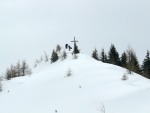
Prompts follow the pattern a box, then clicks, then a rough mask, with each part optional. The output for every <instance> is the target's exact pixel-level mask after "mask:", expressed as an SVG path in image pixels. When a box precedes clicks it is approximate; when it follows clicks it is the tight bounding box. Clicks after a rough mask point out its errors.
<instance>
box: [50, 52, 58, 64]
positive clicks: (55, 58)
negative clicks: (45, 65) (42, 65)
mask: <svg viewBox="0 0 150 113" xmlns="http://www.w3.org/2000/svg"><path fill="white" fill-rule="evenodd" d="M57 60H58V54H57V52H55V50H53V52H52V55H51V63H53V62H56V61H57Z"/></svg>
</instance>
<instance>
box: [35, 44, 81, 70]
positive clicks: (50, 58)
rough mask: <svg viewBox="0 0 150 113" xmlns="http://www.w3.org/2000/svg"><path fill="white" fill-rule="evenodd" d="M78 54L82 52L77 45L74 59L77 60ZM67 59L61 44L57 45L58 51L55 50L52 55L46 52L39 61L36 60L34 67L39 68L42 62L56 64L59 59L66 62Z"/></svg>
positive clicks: (74, 50)
mask: <svg viewBox="0 0 150 113" xmlns="http://www.w3.org/2000/svg"><path fill="white" fill-rule="evenodd" d="M66 49H67V48H66ZM78 53H80V50H79V49H78V46H77V45H75V48H74V49H73V52H72V55H73V59H77V57H78V56H77V54H78ZM66 58H67V53H66V51H65V50H63V49H62V47H61V46H60V45H59V44H57V46H56V49H53V51H52V53H51V55H48V54H47V53H46V52H44V55H41V57H40V58H39V59H36V60H35V62H34V67H37V66H38V65H39V64H40V63H41V62H50V63H54V62H56V61H57V60H59V59H60V60H65V59H66Z"/></svg>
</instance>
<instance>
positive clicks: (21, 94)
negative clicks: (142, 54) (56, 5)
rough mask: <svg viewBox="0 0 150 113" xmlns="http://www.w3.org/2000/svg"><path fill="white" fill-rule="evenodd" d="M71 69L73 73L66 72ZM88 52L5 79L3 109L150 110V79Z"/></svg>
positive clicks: (70, 112) (23, 112) (35, 112)
mask: <svg viewBox="0 0 150 113" xmlns="http://www.w3.org/2000/svg"><path fill="white" fill-rule="evenodd" d="M68 69H71V71H72V76H69V77H67V76H66V73H67V71H68ZM124 73H127V71H126V69H124V68H121V67H118V66H115V65H111V64H106V63H102V62H100V61H96V60H94V59H92V58H91V57H90V56H87V55H85V54H79V55H78V59H73V57H72V55H71V53H68V57H67V59H66V60H63V61H61V60H59V61H57V62H56V63H53V64H51V63H49V62H47V63H44V62H43V63H41V64H40V65H39V66H38V67H37V68H35V69H34V70H33V74H32V75H31V76H25V77H18V78H13V79H11V80H9V81H3V82H2V84H3V91H2V92H0V113H55V110H57V113H102V111H101V109H102V105H104V107H105V113H150V107H149V106H150V97H149V96H150V81H149V80H148V79H146V78H144V77H142V76H141V75H138V74H135V73H134V74H132V75H127V76H128V78H129V79H128V80H126V81H123V80H121V78H122V76H123V75H124Z"/></svg>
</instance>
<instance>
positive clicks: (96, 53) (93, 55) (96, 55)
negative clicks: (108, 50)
mask: <svg viewBox="0 0 150 113" xmlns="http://www.w3.org/2000/svg"><path fill="white" fill-rule="evenodd" d="M92 57H93V58H94V59H96V60H99V58H98V52H97V50H96V49H95V50H94V51H93V53H92Z"/></svg>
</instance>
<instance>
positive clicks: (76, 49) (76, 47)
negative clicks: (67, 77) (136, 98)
mask: <svg viewBox="0 0 150 113" xmlns="http://www.w3.org/2000/svg"><path fill="white" fill-rule="evenodd" d="M73 52H74V54H78V53H80V51H79V49H78V46H77V45H76V43H75V44H74V51H73Z"/></svg>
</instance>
